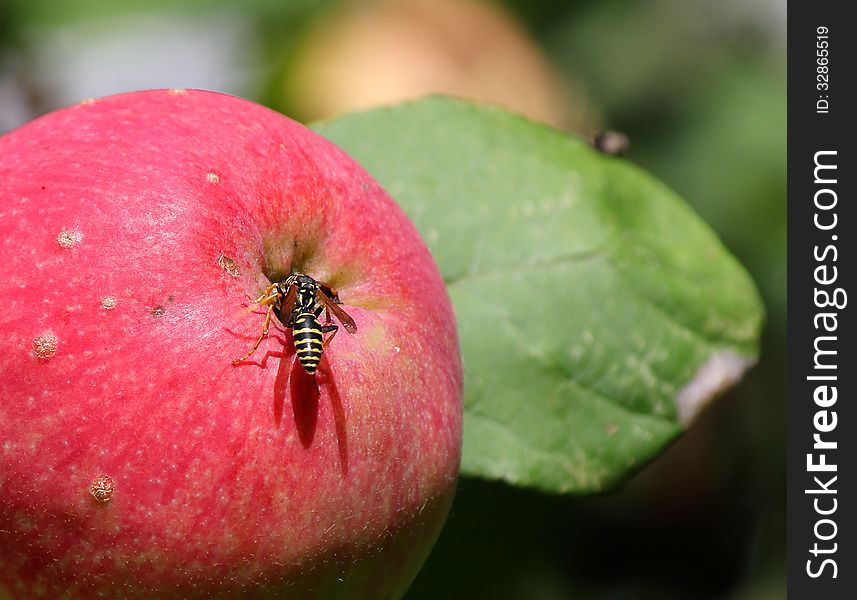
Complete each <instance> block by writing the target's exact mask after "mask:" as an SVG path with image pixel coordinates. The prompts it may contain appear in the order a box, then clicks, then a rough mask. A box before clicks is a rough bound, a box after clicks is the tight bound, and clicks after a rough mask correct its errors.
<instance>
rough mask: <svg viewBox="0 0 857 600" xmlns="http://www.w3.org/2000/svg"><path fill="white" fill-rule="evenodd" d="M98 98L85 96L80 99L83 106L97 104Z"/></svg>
mask: <svg viewBox="0 0 857 600" xmlns="http://www.w3.org/2000/svg"><path fill="white" fill-rule="evenodd" d="M95 101H96V98H84V99H83V100H81V101H80V105H81V106H92V105H93V104H95Z"/></svg>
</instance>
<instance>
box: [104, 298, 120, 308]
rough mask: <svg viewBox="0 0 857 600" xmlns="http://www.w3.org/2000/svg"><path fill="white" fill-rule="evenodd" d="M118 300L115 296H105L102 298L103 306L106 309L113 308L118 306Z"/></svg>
mask: <svg viewBox="0 0 857 600" xmlns="http://www.w3.org/2000/svg"><path fill="white" fill-rule="evenodd" d="M116 304H117V300H116V298H115V297H114V296H104V298H102V299H101V308H103V309H104V310H113V309H114V308H116Z"/></svg>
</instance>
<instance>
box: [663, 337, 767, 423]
mask: <svg viewBox="0 0 857 600" xmlns="http://www.w3.org/2000/svg"><path fill="white" fill-rule="evenodd" d="M755 362H756V361H755V360H754V359H753V358H749V357H746V356H741V355H740V354H736V353H735V352H732V351H730V350H724V351H720V352H715V353H714V354H712V355H711V356H710V357H709V359H708V360H707V361H706V362H705V363H704V364H703V365H702V366H701V367H700V368H699V369H698V370H697V371H696V374H695V375H694V376H693V379H691V380H690V382H688V383H687V384H685V386H684V387H683V388H682V389H681V390H679V392H678V396H677V397H676V404H677V406H678V416H679V419H680V420H681V422H682V424H683V425H684V426H685V427H687V426H688V425H690V423H691V421H693V419H694V418H695V417H696V415H698V414H699V412H700V411H701V410H702V409H703V408H704V407H705V406H706V405H707V404H708V403H709V402H710V401H711V400H713V399H714V398H716V397H717V396H718V395H719V394H720V393H722V392H723V391H724V390H727V389H729V388H730V387H732V386H733V385H735V384H736V383H737V382H738V381H739V380H740V379H741V376H742V375H743V374H744V372H745V371H746V370H747V369H749V368H750V367H751V366H753V364H755Z"/></svg>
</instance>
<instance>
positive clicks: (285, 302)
mask: <svg viewBox="0 0 857 600" xmlns="http://www.w3.org/2000/svg"><path fill="white" fill-rule="evenodd" d="M281 285H282V284H281ZM280 292H281V293H282V290H280ZM297 298H298V288H297V286H295V285H294V284H289V290H288V291H287V292H286V295H285V297H283V299H282V300H281V301H280V303H279V306H278V305H277V304H276V301H275V302H274V314H276V315H277V319H279V321H280V323H282V324H283V326H285V327H291V326H292V325H291V320H292V311H293V310H294V308H295V301H296V300H297Z"/></svg>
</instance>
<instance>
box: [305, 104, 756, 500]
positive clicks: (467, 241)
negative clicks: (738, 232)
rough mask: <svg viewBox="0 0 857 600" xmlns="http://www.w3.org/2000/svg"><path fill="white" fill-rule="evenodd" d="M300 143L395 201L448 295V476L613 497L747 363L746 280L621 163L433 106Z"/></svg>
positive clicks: (333, 127) (691, 219)
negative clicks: (453, 405)
mask: <svg viewBox="0 0 857 600" xmlns="http://www.w3.org/2000/svg"><path fill="white" fill-rule="evenodd" d="M315 129H316V130H317V131H318V132H319V133H321V134H322V135H324V136H326V137H327V138H329V139H331V140H332V141H333V142H335V143H336V144H338V145H339V146H340V147H342V148H343V149H344V150H345V151H346V152H348V153H349V154H351V155H352V156H353V157H354V158H356V159H357V160H358V161H360V162H361V163H362V164H363V165H364V166H365V167H366V168H367V169H368V170H369V171H370V172H371V173H372V174H373V175H374V176H375V177H376V178H377V179H378V180H379V181H380V183H381V184H382V185H384V187H385V188H386V189H387V190H388V191H389V192H390V194H391V195H392V196H393V197H394V198H396V199H397V201H398V202H399V203H400V204H401V205H402V207H403V208H404V209H405V211H406V212H407V213H408V215H409V216H410V217H411V219H413V221H414V223H415V224H416V226H417V227H418V228H419V230H420V232H421V233H422V235H423V237H424V238H425V239H426V241H427V243H428V245H429V246H430V248H431V250H432V253H433V254H434V256H435V259H436V260H437V262H438V265H439V266H440V269H441V272H442V273H443V276H444V278H445V280H446V282H447V284H448V289H449V293H450V296H451V297H452V300H453V302H454V304H455V309H456V314H457V318H458V325H459V335H460V338H461V346H462V354H463V360H464V369H465V385H464V389H465V394H464V396H465V398H464V456H463V459H462V473H463V474H465V475H473V476H480V477H485V478H490V479H502V480H505V481H507V482H509V483H512V484H515V485H520V486H528V487H535V488H538V489H542V490H545V491H551V492H571V493H588V492H595V491H600V490H603V489H606V488H608V487H611V486H614V485H616V484H618V483H620V482H621V481H622V480H623V479H625V478H627V477H628V476H629V474H631V473H633V472H634V471H635V470H636V469H638V468H640V467H641V466H642V465H643V464H645V463H646V462H647V461H649V460H650V459H652V458H653V457H654V456H655V455H656V454H657V453H658V452H659V451H660V450H661V449H663V448H664V446H665V445H667V444H668V443H669V442H670V441H671V440H673V439H674V438H675V437H676V436H677V435H678V434H679V433H680V432H681V431H682V430H683V429H684V427H685V426H686V425H687V424H688V423H689V422H690V421H691V419H692V418H693V416H694V415H695V414H696V412H698V410H699V408H700V407H701V406H703V405H704V404H705V403H706V402H707V401H708V400H709V399H710V398H711V397H712V396H713V395H714V394H715V393H716V392H719V391H722V389H724V388H726V387H729V385H731V384H732V383H734V382H735V381H737V380H738V379H739V378H740V376H741V374H742V373H743V371H744V370H745V369H746V368H747V367H748V366H750V365H751V364H752V363H753V362H754V361H755V355H756V351H757V342H758V336H759V328H760V323H761V319H762V308H761V305H760V301H759V298H758V295H757V292H756V290H755V288H754V286H753V284H752V283H751V281H750V279H749V278H748V276H747V274H746V273H745V272H744V270H743V269H742V268H741V267H740V265H738V263H737V262H736V261H735V260H734V259H733V258H732V256H731V255H729V254H728V253H727V252H726V250H725V249H724V248H723V246H722V245H721V244H720V242H719V241H718V240H717V238H716V237H715V235H714V234H713V233H712V232H711V231H710V230H709V229H708V227H707V226H705V225H704V224H703V223H702V222H701V221H700V219H699V218H698V217H697V216H696V215H695V214H694V213H693V212H692V211H691V210H690V209H689V208H688V207H687V206H686V205H685V204H684V203H683V202H682V201H681V200H680V199H679V198H677V197H676V196H675V195H674V194H673V193H672V192H670V191H669V190H668V189H666V188H665V187H664V186H663V185H662V184H660V183H658V182H657V181H655V180H654V179H653V178H652V177H650V176H648V175H646V174H645V173H643V172H642V171H641V170H640V169H638V168H636V167H634V166H633V165H631V164H630V163H629V162H628V161H626V160H623V159H619V158H615V157H610V156H604V155H601V154H599V153H597V152H595V151H594V150H592V149H591V148H590V146H589V145H588V144H587V143H585V142H584V141H582V140H580V139H578V138H575V137H572V136H570V135H567V134H564V133H561V132H558V131H554V130H551V129H549V128H547V127H544V126H541V125H538V124H535V123H532V122H530V121H527V120H525V119H523V118H521V117H518V116H515V115H511V114H508V113H505V112H503V111H500V110H498V109H492V108H484V107H477V106H473V105H471V104H467V103H464V102H461V101H454V100H450V99H444V98H430V99H426V100H422V101H419V102H415V103H409V104H404V105H400V106H397V107H392V108H385V109H379V110H374V111H370V112H366V113H358V114H352V115H348V116H345V117H343V118H340V119H338V120H336V121H333V122H329V123H323V124H319V125H316V127H315Z"/></svg>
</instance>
